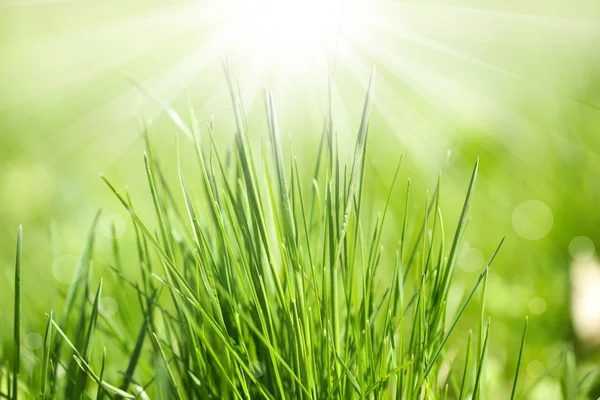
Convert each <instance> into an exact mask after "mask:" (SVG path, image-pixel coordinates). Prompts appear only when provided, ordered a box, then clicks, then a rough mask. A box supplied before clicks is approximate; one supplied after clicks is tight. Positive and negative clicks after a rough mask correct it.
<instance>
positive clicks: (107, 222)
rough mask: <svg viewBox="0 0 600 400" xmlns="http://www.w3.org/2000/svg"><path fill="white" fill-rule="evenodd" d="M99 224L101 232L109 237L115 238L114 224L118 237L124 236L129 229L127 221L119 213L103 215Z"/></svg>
mask: <svg viewBox="0 0 600 400" xmlns="http://www.w3.org/2000/svg"><path fill="white" fill-rule="evenodd" d="M98 225H99V230H100V233H101V234H102V236H104V237H105V238H107V239H112V238H113V228H112V227H113V225H114V227H115V236H116V237H117V239H119V238H121V237H123V235H124V234H125V231H126V230H127V223H126V222H125V220H124V219H123V217H121V216H120V215H119V214H108V215H103V216H102V217H101V218H100V221H99V222H98Z"/></svg>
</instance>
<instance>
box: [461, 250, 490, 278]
mask: <svg viewBox="0 0 600 400" xmlns="http://www.w3.org/2000/svg"><path fill="white" fill-rule="evenodd" d="M484 263H485V259H484V258H483V254H482V253H481V251H479V250H477V249H476V248H474V247H465V248H464V249H463V250H462V251H461V252H460V256H459V259H458V266H459V268H460V269H462V270H463V271H466V272H477V271H480V270H481V268H482V267H483V264H484Z"/></svg>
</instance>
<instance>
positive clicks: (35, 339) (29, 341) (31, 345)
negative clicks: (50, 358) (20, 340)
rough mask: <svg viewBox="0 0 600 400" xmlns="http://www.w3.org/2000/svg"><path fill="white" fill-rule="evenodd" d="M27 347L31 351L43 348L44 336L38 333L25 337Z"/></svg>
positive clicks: (30, 333)
mask: <svg viewBox="0 0 600 400" xmlns="http://www.w3.org/2000/svg"><path fill="white" fill-rule="evenodd" d="M25 346H27V348H28V349H29V350H36V349H39V348H40V347H42V336H41V335H40V334H39V333H37V332H29V333H28V334H27V335H25Z"/></svg>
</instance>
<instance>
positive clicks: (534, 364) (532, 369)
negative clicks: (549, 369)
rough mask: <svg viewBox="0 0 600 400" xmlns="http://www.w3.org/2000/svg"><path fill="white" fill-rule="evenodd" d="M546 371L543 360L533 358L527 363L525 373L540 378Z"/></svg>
mask: <svg viewBox="0 0 600 400" xmlns="http://www.w3.org/2000/svg"><path fill="white" fill-rule="evenodd" d="M545 373H546V366H545V365H544V363H543V362H541V361H538V360H534V361H531V362H530V363H529V364H527V374H528V375H529V376H530V377H532V378H541V377H542V376H544V374H545Z"/></svg>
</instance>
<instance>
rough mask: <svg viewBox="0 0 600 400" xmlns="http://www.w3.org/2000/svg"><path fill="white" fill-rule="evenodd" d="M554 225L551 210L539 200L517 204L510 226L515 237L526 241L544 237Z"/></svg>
mask: <svg viewBox="0 0 600 400" xmlns="http://www.w3.org/2000/svg"><path fill="white" fill-rule="evenodd" d="M553 224H554V216H553V215H552V210H550V208H549V207H548V206H547V205H546V204H544V203H542V202H541V201H539V200H527V201H524V202H523V203H521V204H519V205H518V206H517V207H516V208H515V209H514V211H513V214H512V226H513V229H514V230H515V232H516V233H517V235H519V236H521V237H522V238H523V239H527V240H538V239H541V238H543V237H545V236H546V235H547V234H548V233H549V232H550V230H551V229H552V225H553Z"/></svg>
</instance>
